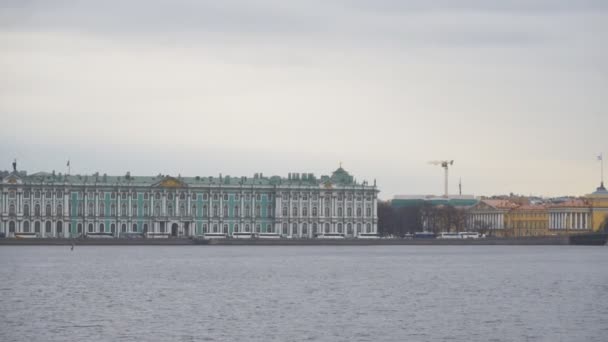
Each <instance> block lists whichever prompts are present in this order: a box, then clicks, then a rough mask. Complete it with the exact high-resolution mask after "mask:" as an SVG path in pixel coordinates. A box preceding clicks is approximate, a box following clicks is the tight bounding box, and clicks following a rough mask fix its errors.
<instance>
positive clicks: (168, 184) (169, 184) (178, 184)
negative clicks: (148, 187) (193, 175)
mask: <svg viewBox="0 0 608 342" xmlns="http://www.w3.org/2000/svg"><path fill="white" fill-rule="evenodd" d="M153 186H154V187H159V188H172V189H174V188H185V187H187V185H186V183H184V182H182V181H181V180H179V179H177V178H175V177H168V176H167V177H165V178H163V179H162V180H161V181H159V182H157V183H156V184H154V185H153Z"/></svg>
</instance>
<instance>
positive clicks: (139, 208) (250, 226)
mask: <svg viewBox="0 0 608 342" xmlns="http://www.w3.org/2000/svg"><path fill="white" fill-rule="evenodd" d="M378 192H379V190H378V188H377V187H376V184H375V181H374V184H373V185H370V184H368V182H365V181H364V182H361V183H359V182H357V181H355V179H354V178H353V176H351V175H350V174H349V173H348V172H347V171H346V170H344V169H343V168H342V167H340V168H338V169H337V170H335V171H334V172H333V173H332V174H331V176H321V177H320V178H317V177H315V176H314V175H313V174H310V173H303V174H300V173H290V174H289V176H288V177H287V178H283V177H279V176H272V177H265V176H263V175H262V174H255V175H254V176H253V177H230V176H224V177H222V176H221V175H220V176H219V177H181V176H177V177H171V176H168V175H158V176H155V177H146V176H132V175H130V174H129V173H127V174H126V175H124V176H108V175H105V174H104V175H99V174H98V173H97V174H93V175H62V174H55V173H47V172H38V173H35V174H31V175H28V174H27V172H25V171H18V170H17V167H16V165H15V164H14V165H13V171H12V172H10V173H9V172H4V175H3V178H2V183H1V185H0V218H1V220H0V233H4V234H5V236H7V237H13V236H16V235H19V234H20V233H24V234H31V233H35V234H36V235H38V236H40V237H75V236H86V235H87V234H91V235H99V234H106V235H113V236H121V235H130V234H144V235H146V236H188V237H190V236H204V235H206V234H208V235H223V234H225V235H226V236H231V235H234V234H235V233H237V235H238V233H249V232H251V233H261V234H264V235H275V236H280V237H291V238H296V237H297V238H313V237H321V236H324V235H331V236H336V235H337V236H340V235H341V236H344V237H358V236H363V235H370V234H376V232H377V221H378V218H377V210H376V208H377V194H378Z"/></svg>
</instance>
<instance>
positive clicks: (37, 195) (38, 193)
mask: <svg viewBox="0 0 608 342" xmlns="http://www.w3.org/2000/svg"><path fill="white" fill-rule="evenodd" d="M34 197H36V198H40V190H36V192H34Z"/></svg>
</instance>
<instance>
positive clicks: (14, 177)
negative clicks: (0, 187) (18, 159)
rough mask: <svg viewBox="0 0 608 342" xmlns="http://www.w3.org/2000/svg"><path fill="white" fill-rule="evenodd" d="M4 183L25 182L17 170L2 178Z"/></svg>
mask: <svg viewBox="0 0 608 342" xmlns="http://www.w3.org/2000/svg"><path fill="white" fill-rule="evenodd" d="M2 184H15V185H16V184H23V180H22V179H21V177H19V175H18V174H17V173H16V172H13V173H11V174H10V175H8V176H6V177H4V178H3V179H2Z"/></svg>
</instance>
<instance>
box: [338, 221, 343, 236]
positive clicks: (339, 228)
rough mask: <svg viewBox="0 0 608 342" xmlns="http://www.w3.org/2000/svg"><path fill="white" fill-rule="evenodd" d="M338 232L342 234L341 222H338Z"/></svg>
mask: <svg viewBox="0 0 608 342" xmlns="http://www.w3.org/2000/svg"><path fill="white" fill-rule="evenodd" d="M338 233H340V234H342V223H338Z"/></svg>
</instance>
